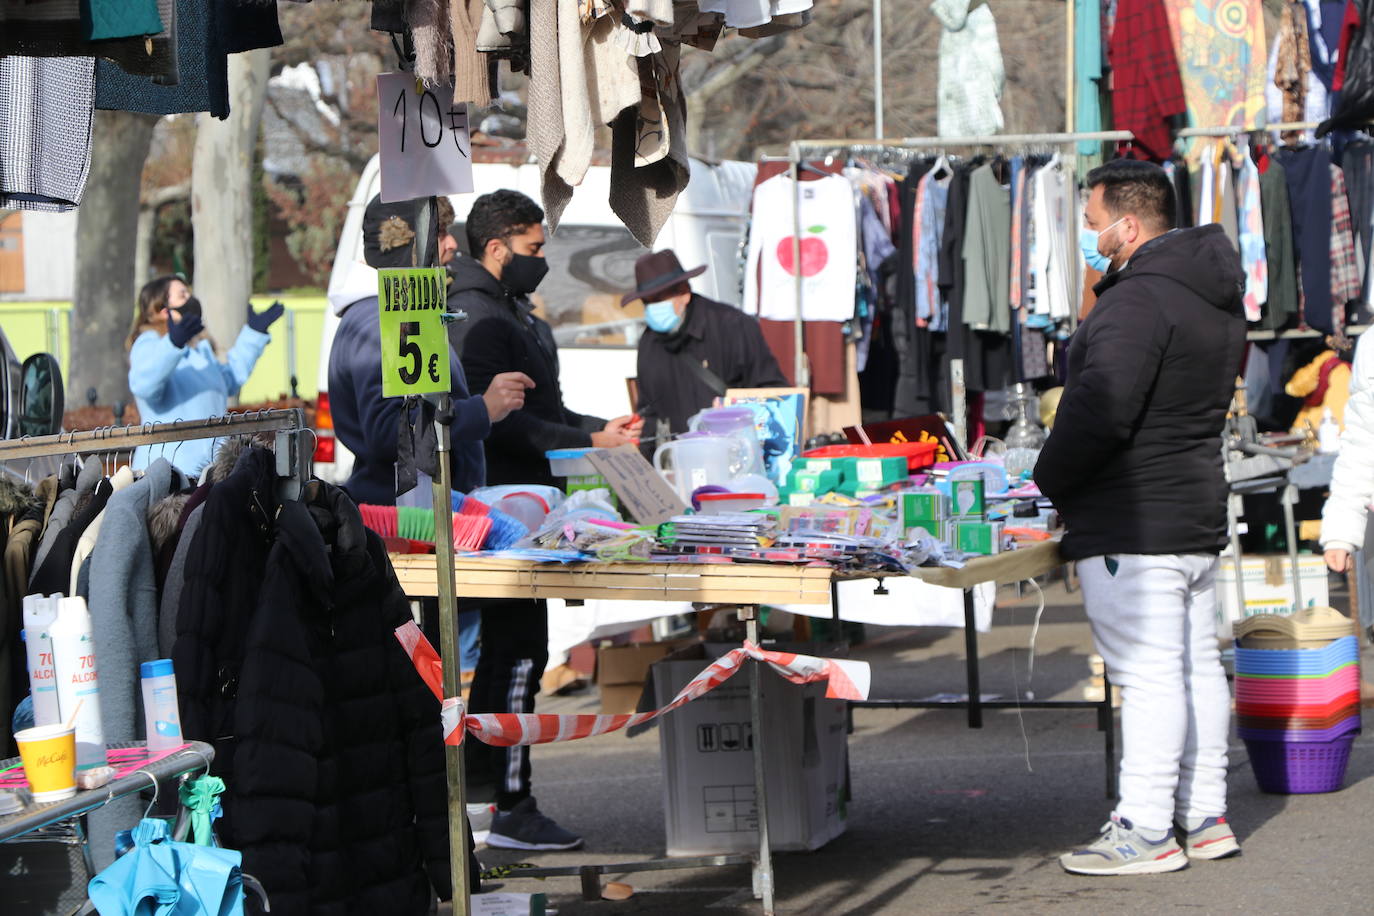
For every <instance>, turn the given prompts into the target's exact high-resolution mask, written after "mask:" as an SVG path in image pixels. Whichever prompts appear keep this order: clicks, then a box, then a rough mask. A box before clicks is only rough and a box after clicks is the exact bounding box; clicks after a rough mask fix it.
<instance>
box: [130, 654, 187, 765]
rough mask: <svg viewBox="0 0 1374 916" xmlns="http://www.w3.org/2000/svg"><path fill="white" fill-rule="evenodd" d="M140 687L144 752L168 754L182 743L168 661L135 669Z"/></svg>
mask: <svg viewBox="0 0 1374 916" xmlns="http://www.w3.org/2000/svg"><path fill="white" fill-rule="evenodd" d="M138 670H139V675H140V676H141V677H142V686H143V723H144V726H145V729H146V730H145V732H144V734H145V735H147V740H148V750H150V751H155V752H156V751H169V750H171V749H172V748H174V747H180V746H181V745H183V744H185V743H186V742H185V741H183V740H182V737H181V710H180V709H179V708H178V707H177V678H176V673H175V672H174V671H173V670H172V660H171V659H170V658H159V659H157V660H155V661H151V662H144V663H143V664H141V665H139V667H138Z"/></svg>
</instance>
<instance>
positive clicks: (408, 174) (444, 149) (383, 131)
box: [377, 73, 472, 203]
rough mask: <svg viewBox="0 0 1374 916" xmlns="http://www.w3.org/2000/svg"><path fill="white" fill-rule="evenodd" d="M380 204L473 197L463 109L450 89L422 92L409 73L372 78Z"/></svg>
mask: <svg viewBox="0 0 1374 916" xmlns="http://www.w3.org/2000/svg"><path fill="white" fill-rule="evenodd" d="M377 134H378V137H379V139H380V148H381V154H382V200H383V201H384V202H385V203H392V202H393V201H398V200H410V199H412V198H416V197H431V196H434V195H438V194H471V193H472V142H471V138H470V137H469V135H468V106H467V105H466V104H462V103H458V104H455V103H454V102H453V88H452V87H451V86H450V87H447V88H445V87H439V88H437V89H425V88H424V87H423V86H420V85H419V84H418V83H417V82H416V79H415V77H414V76H413V75H411V74H409V73H383V74H381V75H379V76H378V77H377Z"/></svg>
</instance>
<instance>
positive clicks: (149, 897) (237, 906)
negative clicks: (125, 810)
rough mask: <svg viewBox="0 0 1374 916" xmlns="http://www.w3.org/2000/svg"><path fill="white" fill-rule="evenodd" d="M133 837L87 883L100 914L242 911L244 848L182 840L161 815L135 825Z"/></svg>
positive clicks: (233, 914) (189, 915)
mask: <svg viewBox="0 0 1374 916" xmlns="http://www.w3.org/2000/svg"><path fill="white" fill-rule="evenodd" d="M133 841H134V848H133V849H131V850H130V851H129V852H127V853H125V854H124V855H123V856H121V857H120V858H118V859H116V860H115V862H114V864H112V865H111V866H110V867H108V868H106V869H105V870H104V871H102V872H101V873H100V874H98V875H96V876H95V877H94V878H92V879H91V881H90V884H89V885H88V886H87V888H86V892H87V893H88V894H89V895H90V898H91V902H92V903H94V904H95V907H96V909H97V910H98V911H99V912H100V916H242V913H243V877H242V875H241V874H240V872H239V868H240V866H241V864H242V861H243V857H242V856H241V855H240V854H239V853H237V852H235V851H233V850H230V849H219V848H217V847H210V846H195V845H192V844H190V843H179V842H177V841H175V840H173V839H172V837H171V834H170V832H169V830H168V827H167V822H166V821H163V820H158V819H155V818H147V819H145V820H143V821H142V822H141V823H139V825H138V826H137V827H135V828H134V829H133Z"/></svg>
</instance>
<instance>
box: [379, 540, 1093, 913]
mask: <svg viewBox="0 0 1374 916" xmlns="http://www.w3.org/2000/svg"><path fill="white" fill-rule="evenodd" d="M391 559H392V563H393V565H394V567H395V569H396V575H397V578H398V579H399V580H400V582H401V585H402V587H403V589H404V590H405V592H406V594H407V595H409V596H411V597H431V596H434V595H436V594H437V593H438V574H437V571H436V569H435V566H434V561H433V558H432V557H429V556H425V555H393V556H392V558H391ZM1061 563H1062V560H1061V559H1060V557H1059V550H1058V544H1057V543H1055V542H1053V541H1046V542H1043V543H1040V544H1035V545H1032V546H1030V547H1027V548H1024V549H1021V550H1016V551H1010V552H1008V553H1005V554H1001V555H998V556H993V557H983V558H978V559H975V560H972V561H970V562H969V563H967V564H966V565H965V566H963V567H962V568H959V569H953V568H947V567H944V568H930V569H918V570H916V571H915V572H914V573H913V575H914V576H915V577H916V578H919V579H921V580H923V581H925V582H927V583H928V584H931V585H936V586H942V587H948V588H958V589H961V590H962V591H963V597H964V611H965V633H966V636H965V640H966V646H967V650H968V657H967V659H966V666H967V670H968V683H969V699H968V700H967V701H964V702H951V703H943V702H929V701H915V700H911V701H908V700H875V701H868V702H865V703H855V704H854V705H860V706H888V707H893V706H899V707H910V708H941V709H950V708H967V709H968V714H969V725H970V727H973V728H979V727H981V726H982V711H983V710H984V709H987V708H994V709H996V708H1011V707H1020V708H1032V709H1036V708H1039V709H1044V708H1094V709H1097V710H1098V727H1099V728H1101V729H1102V730H1104V731H1105V732H1106V733H1107V739H1106V747H1107V749H1106V755H1107V770H1108V776H1107V784H1108V791H1109V794H1110V793H1111V791H1113V786H1114V782H1113V777H1114V773H1113V771H1112V759H1113V756H1114V749H1113V740H1114V738H1113V728H1112V707H1111V699H1110V697H1111V692H1110V689H1108V690H1107V692H1106V695H1105V698H1104V700H1103V701H1102V702H1100V703H1098V702H1092V701H1052V700H1045V701H1039V702H1034V701H1024V702H1019V703H1018V702H1014V701H1001V702H998V701H984V700H983V699H982V698H981V696H980V695H979V673H978V641H977V630H976V628H975V626H974V606H973V592H972V589H973V588H975V587H976V586H978V585H980V584H982V583H985V582H993V583H995V584H1006V583H1012V582H1019V581H1023V580H1025V579H1031V578H1034V577H1036V576H1039V575H1043V574H1045V573H1047V572H1049V571H1051V570H1053V569H1054V568H1056V567H1058V566H1059V565H1061ZM454 573H455V579H456V583H457V595H458V597H460V598H534V599H549V598H560V599H565V600H568V599H572V600H578V599H584V600H585V599H607V600H624V601H668V602H692V603H698V604H716V605H733V606H737V607H738V608H739V614H740V617H741V619H742V620H744V621H745V623H746V628H747V638H748V640H749V641H750V642H753V643H756V644H757V642H758V608H759V607H760V606H761V605H784V606H785V605H812V606H815V605H831V606H832V608H833V609H834V611H833V613H834V614H835V617H836V619H839V616H840V614H839V609H838V602H836V601H834V589H835V586H836V583H837V582H839V581H844V580H846V579H873V578H877V579H879V580H881V579H885V578H893V577H894V576H893V575H875V574H871V573H869V574H863V575H854V576H847V575H845V574H843V573H838V572H837V571H836V570H834V569H833V568H832V567H830V566H828V565H825V564H815V565H809V566H785V565H764V564H743V563H730V562H723V563H704V564H703V563H652V562H646V563H578V564H570V565H560V564H557V563H536V562H532V561H528V560H513V559H502V558H499V557H482V556H477V555H468V556H460V557H457V558H456V559H455V561H454ZM881 587H882V582H881V581H880V582H879V588H881ZM750 711H751V718H752V719H753V733H754V735H755V741H756V742H757V741H758V738H759V736H760V735H761V734H762V725H761V703H760V698H759V692H758V670H757V665H755V666H751V677H750ZM762 761H763V755H762V753H760V752H759V749H758V748H756V753H755V755H754V770H755V772H754V777H755V791H756V793H757V798H758V811H759V851H758V854H757V857H756V859H755V860H754V879H755V888H754V890H755V895H756V896H758V897H761V898H762V900H763V905H764V912H765V913H769V914H771V913H772V911H773V908H772V897H773V893H772V891H773V876H772V861H771V853H770V850H769V845H768V832H767V811H768V797H767V792H766V787H765V781H764V773H763V763H762ZM745 861H747V859H745V858H743V857H737V856H714V857H708V858H706V859H694V860H686V861H684V860H663V861H659V862H649V863H628V864H625V865H623V866H572V867H568V868H561V869H537V870H534V871H523V872H522V873H521V874H522V876H529V877H539V876H552V875H576V876H580V877H581V878H582V880H583V891H584V895H587V896H588V897H589V899H595V896H596V891H597V889H598V888H599V880H600V875H602V874H608V873H613V872H617V871H625V872H628V871H634V870H645V869H649V868H682V867H696V866H706V865H726V864H742V863H743V862H745Z"/></svg>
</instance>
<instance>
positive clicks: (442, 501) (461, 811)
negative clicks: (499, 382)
mask: <svg viewBox="0 0 1374 916" xmlns="http://www.w3.org/2000/svg"><path fill="white" fill-rule="evenodd" d="M431 397H432V398H433V403H434V404H435V405H436V406H437V407H438V409H439V412H440V413H441V414H444V413H447V412H448V411H449V409H450V407H451V403H450V402H451V397H450V396H449V395H447V394H443V395H437V396H431ZM434 432H435V438H436V440H437V442H438V445H437V448H436V452H437V453H438V454H437V455H436V456H435V457H436V458H437V459H438V460H437V462H436V463H437V464H438V465H439V468H438V476H437V477H435V478H434V562H435V564H436V567H437V569H438V573H439V655H440V657H441V658H442V659H443V663H444V696H445V697H460V696H461V695H462V693H461V689H460V686H459V685H460V675H461V672H460V670H459V669H460V668H461V667H462V665H461V664H460V661H459V655H458V606H457V604H456V602H455V600H454V592H455V591H456V587H455V584H454V573H453V496H452V493H453V469H452V468H451V467H450V466H449V452H450V451H451V449H452V442H451V436H450V430H449V427H448V425H447V424H445V423H440V422H438V421H435V424H434ZM444 770H445V772H446V773H447V776H448V854H449V868H450V870H451V871H452V873H453V912H454V916H470V914H471V913H472V901H471V900H470V898H469V893H470V891H469V888H470V886H471V885H470V882H471V880H472V876H471V875H469V874H468V845H467V827H466V824H467V821H466V817H467V789H466V787H465V786H464V784H463V748H462V747H461V746H458V745H452V744H445V745H444Z"/></svg>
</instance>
